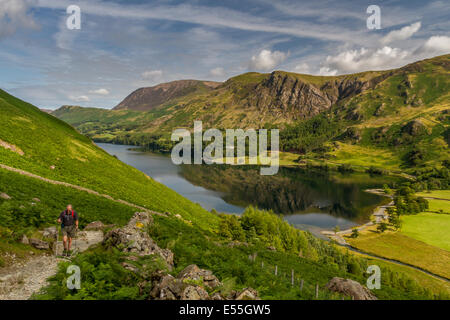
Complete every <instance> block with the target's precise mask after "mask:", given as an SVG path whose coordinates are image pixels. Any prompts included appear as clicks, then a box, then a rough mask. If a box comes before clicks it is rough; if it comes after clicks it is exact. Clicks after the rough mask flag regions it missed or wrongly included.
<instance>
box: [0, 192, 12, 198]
mask: <svg viewBox="0 0 450 320" xmlns="http://www.w3.org/2000/svg"><path fill="white" fill-rule="evenodd" d="M0 198H2V199H4V200H10V199H11V197H10V196H9V195H7V194H6V193H4V192H2V193H0Z"/></svg>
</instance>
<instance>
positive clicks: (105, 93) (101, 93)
mask: <svg viewBox="0 0 450 320" xmlns="http://www.w3.org/2000/svg"><path fill="white" fill-rule="evenodd" d="M89 93H93V94H99V95H101V96H107V95H108V94H109V91H108V89H105V88H100V89H97V90H90V91H89Z"/></svg>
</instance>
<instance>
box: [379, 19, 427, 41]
mask: <svg viewBox="0 0 450 320" xmlns="http://www.w3.org/2000/svg"><path fill="white" fill-rule="evenodd" d="M421 25H422V24H421V22H420V21H419V22H415V23H413V24H411V25H409V26H406V27H403V28H401V29H400V30H393V31H391V32H389V33H388V34H387V35H385V36H384V37H383V38H381V43H382V44H388V43H391V42H394V41H400V40H406V39H409V38H411V37H412V35H413V34H414V33H416V32H417V31H419V29H420V27H421Z"/></svg>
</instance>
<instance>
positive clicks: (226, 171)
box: [98, 143, 387, 233]
mask: <svg viewBox="0 0 450 320" xmlns="http://www.w3.org/2000/svg"><path fill="white" fill-rule="evenodd" d="M98 146H100V147H101V148H103V149H104V150H105V151H107V152H108V153H110V154H112V155H116V156H117V157H118V158H119V159H120V160H121V161H123V162H125V163H127V164H129V165H131V166H133V167H135V168H137V169H138V170H141V171H143V172H144V173H146V174H148V175H149V176H151V177H152V178H153V179H155V180H156V181H158V182H160V183H162V184H164V185H166V186H167V187H169V188H171V189H173V190H175V191H176V192H178V193H179V194H181V195H183V196H184V197H186V198H188V199H190V200H191V201H193V202H197V203H199V204H200V205H201V206H202V207H204V208H205V209H207V210H211V209H213V208H214V209H216V210H217V211H219V212H226V213H236V214H240V213H242V212H243V210H244V208H245V207H247V206H249V205H253V206H256V207H258V208H261V209H272V210H273V211H274V212H276V213H280V214H284V215H285V219H286V220H287V221H289V222H290V223H292V224H293V225H295V226H296V227H298V228H300V229H308V230H310V231H313V232H314V233H317V231H319V230H322V229H331V228H334V227H335V226H336V225H338V226H340V228H341V229H344V228H349V227H352V226H355V225H357V224H360V223H364V222H366V221H367V220H368V217H369V216H370V214H371V212H372V210H373V208H374V207H375V206H376V205H378V204H379V203H380V202H381V200H382V199H381V197H379V196H376V195H373V194H369V193H367V192H364V191H363V190H364V189H366V188H372V187H379V186H381V185H382V184H383V183H386V182H387V181H385V180H386V178H381V177H375V178H374V177H370V176H369V175H366V174H352V175H341V174H337V173H332V174H328V173H326V172H325V173H324V172H318V171H311V170H306V169H302V168H280V170H279V173H278V174H277V175H274V176H261V175H260V174H259V169H258V168H256V167H251V166H239V167H238V166H225V165H211V166H208V165H181V166H176V165H174V164H173V163H172V161H171V159H170V157H167V156H164V155H159V154H154V153H149V152H139V151H133V150H129V149H130V148H131V147H130V146H123V145H113V144H105V143H98Z"/></svg>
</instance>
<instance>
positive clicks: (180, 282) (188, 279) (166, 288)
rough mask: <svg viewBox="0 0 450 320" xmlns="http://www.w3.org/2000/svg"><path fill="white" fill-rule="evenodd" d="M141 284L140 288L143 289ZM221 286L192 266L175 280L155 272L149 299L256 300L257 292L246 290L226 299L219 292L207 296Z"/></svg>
mask: <svg viewBox="0 0 450 320" xmlns="http://www.w3.org/2000/svg"><path fill="white" fill-rule="evenodd" d="M145 285H146V284H141V285H140V287H145ZM221 285H222V284H221V283H220V281H219V279H217V277H215V276H214V275H213V273H212V272H211V271H210V270H205V269H201V268H199V267H198V266H197V265H195V264H192V265H189V266H187V267H186V268H185V269H184V270H183V271H181V272H180V273H179V274H178V276H177V277H176V278H175V277H173V276H172V275H170V274H165V273H163V272H155V273H154V274H153V276H152V285H151V291H150V294H149V297H150V299H157V300H226V299H229V300H257V299H259V298H258V292H257V291H256V290H254V289H252V288H246V289H244V290H242V291H240V292H238V291H232V292H231V293H230V295H229V296H228V297H224V296H223V295H222V294H221V293H219V292H214V293H213V294H211V295H210V294H209V293H208V291H212V290H214V289H217V288H218V287H219V286H221Z"/></svg>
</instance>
